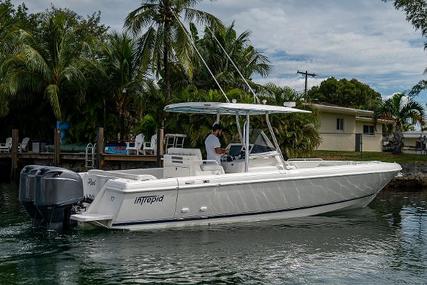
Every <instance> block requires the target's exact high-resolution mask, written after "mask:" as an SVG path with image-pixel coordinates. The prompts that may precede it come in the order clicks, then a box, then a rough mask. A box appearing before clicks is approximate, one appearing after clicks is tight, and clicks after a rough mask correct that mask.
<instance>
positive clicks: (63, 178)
mask: <svg viewBox="0 0 427 285" xmlns="http://www.w3.org/2000/svg"><path fill="white" fill-rule="evenodd" d="M19 182H20V184H19V201H20V202H21V204H22V205H23V206H24V208H25V209H26V211H27V212H28V214H29V215H30V217H31V218H32V221H33V227H35V228H44V229H47V230H58V231H61V230H63V229H67V228H69V227H70V226H72V225H73V224H72V223H71V220H70V216H71V215H72V214H73V208H75V206H77V205H78V204H79V203H80V202H81V201H82V200H83V182H82V179H81V177H80V175H79V174H77V173H75V172H73V171H70V170H67V169H64V168H59V167H51V166H39V165H28V166H26V167H24V168H23V169H22V171H21V176H20V181H19Z"/></svg>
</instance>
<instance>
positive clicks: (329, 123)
mask: <svg viewBox="0 0 427 285" xmlns="http://www.w3.org/2000/svg"><path fill="white" fill-rule="evenodd" d="M356 115H357V114H356V113H354V114H343V113H339V112H338V111H333V112H328V111H324V110H322V111H318V116H319V121H320V128H319V134H320V137H321V143H320V145H319V147H318V149H319V150H332V151H355V150H356V134H362V150H363V151H373V152H381V151H382V139H383V134H382V129H383V128H382V124H379V123H378V124H377V125H376V126H375V125H374V121H373V119H372V118H369V117H357V116H356ZM337 119H342V120H343V122H344V125H343V129H342V130H341V129H339V127H338V126H337V124H338V123H337ZM365 126H366V127H365ZM368 126H370V127H371V128H369V127H368Z"/></svg>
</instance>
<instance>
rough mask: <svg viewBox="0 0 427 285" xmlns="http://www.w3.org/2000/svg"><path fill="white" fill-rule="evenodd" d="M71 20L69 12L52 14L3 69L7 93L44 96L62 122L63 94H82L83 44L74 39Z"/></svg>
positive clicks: (74, 30) (83, 83)
mask: <svg viewBox="0 0 427 285" xmlns="http://www.w3.org/2000/svg"><path fill="white" fill-rule="evenodd" d="M72 20H73V17H72V15H71V14H70V13H69V12H67V11H63V10H53V11H52V13H51V14H48V17H47V19H45V20H43V21H42V23H41V27H40V28H41V31H42V35H41V36H39V37H38V38H33V39H32V40H31V41H26V42H23V43H22V44H21V45H20V46H19V48H17V50H16V51H15V52H14V53H13V54H12V55H11V56H10V57H9V58H8V59H6V60H5V62H4V65H3V67H4V70H5V73H6V76H5V78H4V81H5V82H7V86H8V91H9V93H10V94H12V95H13V94H16V93H17V92H20V91H32V92H36V93H41V94H44V96H45V97H46V98H47V99H48V100H49V102H50V105H51V107H52V110H53V113H54V114H55V117H56V119H57V120H61V119H63V112H62V108H61V97H62V96H63V95H64V93H66V90H68V91H69V92H70V93H77V94H79V95H83V94H84V86H85V77H84V75H83V73H82V71H81V69H82V65H81V64H80V63H81V59H82V55H83V50H84V47H85V43H84V42H82V41H79V40H77V39H76V37H78V35H79V31H78V30H77V29H76V28H75V25H73V23H72Z"/></svg>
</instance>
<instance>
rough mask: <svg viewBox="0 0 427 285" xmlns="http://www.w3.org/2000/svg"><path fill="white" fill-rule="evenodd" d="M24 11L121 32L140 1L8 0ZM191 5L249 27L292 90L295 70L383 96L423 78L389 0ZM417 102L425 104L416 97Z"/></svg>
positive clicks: (417, 47) (299, 84)
mask: <svg viewBox="0 0 427 285" xmlns="http://www.w3.org/2000/svg"><path fill="white" fill-rule="evenodd" d="M13 2H14V3H15V4H18V3H22V2H24V3H25V5H26V6H27V7H28V9H29V11H30V12H39V11H43V10H45V9H46V8H48V7H50V5H51V4H53V5H54V6H56V7H61V8H64V7H66V8H70V9H72V10H74V11H76V12H77V13H78V14H80V15H83V16H85V15H89V14H92V13H93V12H96V11H101V17H102V22H103V23H105V24H106V25H108V26H110V27H111V29H112V30H117V31H121V30H122V26H123V22H124V18H125V17H126V15H127V14H128V13H129V12H130V11H131V10H133V9H135V8H136V7H137V6H138V4H140V3H141V1H139V0H24V1H22V0H20V1H19V0H18V1H17V0H14V1H13ZM197 8H199V9H202V10H205V11H208V12H210V13H212V14H214V15H215V16H217V17H218V18H220V19H221V20H222V21H223V22H224V23H225V24H227V25H229V24H231V23H232V22H233V21H235V27H236V29H237V31H238V32H243V31H246V30H249V31H250V32H251V37H250V38H251V41H252V44H253V45H254V46H255V47H256V48H257V49H258V50H260V51H262V52H263V53H264V54H265V55H267V56H268V58H269V59H270V61H271V64H272V71H271V73H270V75H269V76H268V77H267V78H260V77H255V78H254V79H255V80H256V81H257V82H260V83H266V82H273V83H276V84H279V85H287V86H290V87H293V88H295V89H296V90H298V91H302V90H303V89H304V79H303V78H302V76H301V75H297V73H296V72H297V70H300V71H306V70H308V71H309V72H311V73H315V74H317V77H316V78H313V79H309V87H311V86H313V85H318V84H320V83H321V82H322V81H323V80H325V79H326V78H328V77H331V76H334V77H336V78H348V79H351V78H356V79H358V80H360V81H362V82H364V83H367V84H369V85H370V86H371V87H372V88H374V89H375V90H377V91H378V92H380V93H381V94H382V96H383V97H384V98H387V97H389V96H391V95H392V94H393V93H395V92H405V91H408V90H409V89H410V88H411V87H412V86H413V85H415V84H416V83H417V82H418V81H419V80H421V79H424V78H425V77H426V76H427V75H423V71H424V69H425V68H426V67H427V54H426V51H424V41H423V39H422V37H421V33H420V32H419V31H415V30H414V28H413V27H412V25H411V24H410V23H408V22H407V21H406V19H405V15H404V13H403V12H402V11H397V10H395V8H394V7H393V5H392V3H390V2H383V1H381V0H357V1H354V0H322V1H320V0H212V1H209V0H205V1H201V3H200V4H199V5H198V6H197ZM418 100H419V101H422V102H426V101H427V95H426V94H421V95H420V96H419V97H418Z"/></svg>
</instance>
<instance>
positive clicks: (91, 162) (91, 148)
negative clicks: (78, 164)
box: [85, 143, 96, 169]
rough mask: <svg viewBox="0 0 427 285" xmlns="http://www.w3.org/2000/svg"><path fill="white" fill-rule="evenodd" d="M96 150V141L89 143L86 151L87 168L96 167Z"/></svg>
mask: <svg viewBox="0 0 427 285" xmlns="http://www.w3.org/2000/svg"><path fill="white" fill-rule="evenodd" d="M95 151H96V143H95V144H92V143H88V144H87V146H86V152H85V167H86V169H91V168H95Z"/></svg>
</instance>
